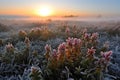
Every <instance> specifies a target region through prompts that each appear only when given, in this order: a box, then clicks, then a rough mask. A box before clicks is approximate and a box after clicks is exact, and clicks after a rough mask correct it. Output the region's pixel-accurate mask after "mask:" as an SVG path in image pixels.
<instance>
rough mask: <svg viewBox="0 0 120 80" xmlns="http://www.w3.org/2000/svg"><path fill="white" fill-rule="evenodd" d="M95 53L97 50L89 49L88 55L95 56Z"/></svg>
mask: <svg viewBox="0 0 120 80" xmlns="http://www.w3.org/2000/svg"><path fill="white" fill-rule="evenodd" d="M95 51H96V49H93V47H92V48H91V49H88V52H87V53H88V55H93V54H95Z"/></svg>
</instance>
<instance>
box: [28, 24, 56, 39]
mask: <svg viewBox="0 0 120 80" xmlns="http://www.w3.org/2000/svg"><path fill="white" fill-rule="evenodd" d="M28 36H29V38H30V39H32V40H34V39H42V40H48V39H49V38H52V37H54V35H53V32H52V31H51V30H50V29H48V28H47V27H45V26H43V27H41V28H33V29H31V31H29V34H28Z"/></svg>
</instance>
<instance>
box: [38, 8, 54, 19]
mask: <svg viewBox="0 0 120 80" xmlns="http://www.w3.org/2000/svg"><path fill="white" fill-rule="evenodd" d="M38 15H39V16H41V17H47V16H51V15H52V10H51V8H50V7H48V6H44V7H41V8H40V9H39V10H38Z"/></svg>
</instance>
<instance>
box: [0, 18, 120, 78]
mask: <svg viewBox="0 0 120 80" xmlns="http://www.w3.org/2000/svg"><path fill="white" fill-rule="evenodd" d="M119 56H120V21H112V20H111V21H67V20H51V19H48V20H43V21H39V20H38V21H32V20H30V21H24V20H0V80H119V79H120V74H119V73H120V62H119V60H120V58H119Z"/></svg>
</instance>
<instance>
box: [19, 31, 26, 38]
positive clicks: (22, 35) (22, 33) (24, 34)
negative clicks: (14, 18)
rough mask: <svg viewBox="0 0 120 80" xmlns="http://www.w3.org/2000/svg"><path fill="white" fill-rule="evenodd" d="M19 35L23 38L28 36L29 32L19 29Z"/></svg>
mask: <svg viewBox="0 0 120 80" xmlns="http://www.w3.org/2000/svg"><path fill="white" fill-rule="evenodd" d="M18 36H19V38H20V39H22V40H23V39H25V37H26V36H27V33H26V32H25V31H24V30H21V31H19V33H18Z"/></svg>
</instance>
